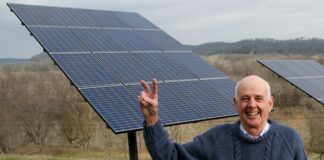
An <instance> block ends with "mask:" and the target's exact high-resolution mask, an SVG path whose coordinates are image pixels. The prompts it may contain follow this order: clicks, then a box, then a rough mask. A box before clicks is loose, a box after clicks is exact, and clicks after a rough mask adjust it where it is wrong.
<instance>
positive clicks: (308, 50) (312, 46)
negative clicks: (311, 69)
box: [187, 38, 324, 55]
mask: <svg viewBox="0 0 324 160" xmlns="http://www.w3.org/2000/svg"><path fill="white" fill-rule="evenodd" d="M187 46H188V47H189V48H191V49H192V51H193V52H194V53H197V54H200V55H211V54H217V53H239V54H263V53H275V54H324V39H318V38H312V39H303V38H296V39H290V40H275V39H247V40H241V41H238V42H209V43H204V44H201V45H187Z"/></svg>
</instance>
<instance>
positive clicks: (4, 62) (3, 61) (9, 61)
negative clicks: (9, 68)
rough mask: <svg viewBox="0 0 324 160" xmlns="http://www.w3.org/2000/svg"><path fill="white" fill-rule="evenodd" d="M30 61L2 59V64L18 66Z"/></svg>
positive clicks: (0, 59)
mask: <svg viewBox="0 0 324 160" xmlns="http://www.w3.org/2000/svg"><path fill="white" fill-rule="evenodd" d="M28 61H29V59H18V58H0V64H17V63H26V62H28Z"/></svg>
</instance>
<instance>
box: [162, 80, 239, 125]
mask: <svg viewBox="0 0 324 160" xmlns="http://www.w3.org/2000/svg"><path fill="white" fill-rule="evenodd" d="M167 85H168V86H170V87H171V88H172V89H174V90H175V91H176V92H177V93H178V94H179V95H180V96H181V97H184V98H185V99H186V100H187V101H188V102H189V103H190V104H191V105H193V106H194V107H195V108H196V109H197V110H198V111H199V112H200V113H202V114H203V115H204V116H205V117H207V118H208V119H211V118H220V117H226V116H231V115H236V111H235V107H234V106H232V105H231V104H230V103H229V102H227V101H226V100H225V99H224V98H223V97H222V96H221V95H219V94H217V93H216V92H215V91H214V90H212V89H211V88H210V87H209V86H207V85H204V83H202V82H201V81H186V82H170V83H167Z"/></svg>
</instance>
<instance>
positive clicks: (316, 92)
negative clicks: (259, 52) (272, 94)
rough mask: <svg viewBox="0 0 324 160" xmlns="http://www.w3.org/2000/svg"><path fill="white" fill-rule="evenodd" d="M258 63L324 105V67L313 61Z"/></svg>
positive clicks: (260, 61) (269, 61) (265, 61)
mask: <svg viewBox="0 0 324 160" xmlns="http://www.w3.org/2000/svg"><path fill="white" fill-rule="evenodd" d="M258 62H259V63H260V64H262V65H264V66H266V67H267V68H269V69H270V70H271V71H273V72H274V73H276V74H278V75H279V76H281V77H282V78H284V79H285V80H287V81H288V82H290V83H291V84H293V85H294V86H296V87H297V88H299V89H300V90H302V91H304V92H305V93H306V94H308V95H310V96H311V97H313V98H315V99H316V100H318V101H319V102H320V103H322V104H324V103H323V98H324V85H323V84H324V67H323V66H322V65H320V64H318V63H316V62H315V61H313V60H259V61H258Z"/></svg>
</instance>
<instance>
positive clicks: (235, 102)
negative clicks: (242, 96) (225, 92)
mask: <svg viewBox="0 0 324 160" xmlns="http://www.w3.org/2000/svg"><path fill="white" fill-rule="evenodd" d="M233 103H234V107H235V109H236V111H237V112H238V108H237V103H238V100H237V99H236V97H233Z"/></svg>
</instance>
